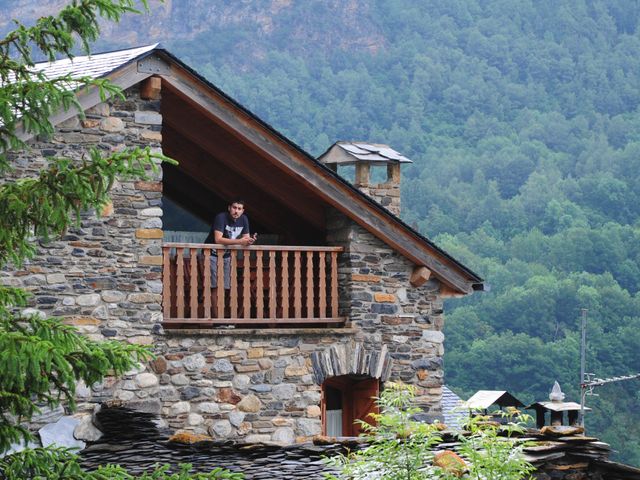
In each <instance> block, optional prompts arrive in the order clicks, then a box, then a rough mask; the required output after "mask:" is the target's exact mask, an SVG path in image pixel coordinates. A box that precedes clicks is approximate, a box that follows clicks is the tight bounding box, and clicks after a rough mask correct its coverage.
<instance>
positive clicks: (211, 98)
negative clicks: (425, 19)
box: [25, 49, 483, 294]
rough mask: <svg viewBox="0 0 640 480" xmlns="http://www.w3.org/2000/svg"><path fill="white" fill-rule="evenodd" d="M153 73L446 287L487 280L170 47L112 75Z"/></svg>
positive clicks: (86, 104)
mask: <svg viewBox="0 0 640 480" xmlns="http://www.w3.org/2000/svg"><path fill="white" fill-rule="evenodd" d="M152 75H155V76H158V77H160V78H161V79H162V88H163V90H164V89H165V88H166V89H169V90H170V91H171V92H172V93H174V94H176V95H178V96H179V97H181V98H182V99H183V100H184V101H185V102H188V103H189V104H190V105H191V106H192V107H193V108H195V109H196V110H198V111H200V112H202V113H203V114H205V115H206V116H207V117H208V118H210V119H211V120H212V121H214V122H216V124H218V125H220V126H222V127H223V128H224V129H225V130H226V131H227V132H228V133H229V134H230V135H232V136H233V137H235V138H236V139H237V140H238V141H240V142H242V143H243V144H245V145H246V146H247V147H249V148H250V149H252V150H254V151H257V152H260V156H261V158H262V159H263V160H264V161H267V162H269V165H270V166H271V167H275V168H277V169H280V170H282V171H283V172H285V173H286V174H287V175H288V176H290V177H291V178H292V180H293V181H296V182H299V183H301V184H303V185H305V187H306V188H307V189H308V190H309V191H310V192H311V193H313V194H315V195H316V196H318V197H319V198H320V199H321V200H323V201H324V202H326V203H327V204H329V205H331V206H332V207H334V208H335V209H337V210H338V211H340V212H341V213H343V214H344V215H345V216H347V217H348V218H350V219H351V220H353V221H354V222H356V223H357V224H359V225H360V226H361V227H363V228H364V229H365V230H367V231H369V232H370V233H371V234H373V235H375V236H376V237H377V238H379V239H380V240H382V241H383V242H385V243H386V244H387V245H389V246H390V247H392V248H393V249H394V250H395V251H397V252H398V253H400V254H402V255H403V256H405V257H406V258H407V259H409V260H410V261H412V262H414V263H415V264H416V265H419V266H426V267H427V268H429V269H430V270H431V271H432V272H433V275H434V276H435V277H437V278H438V279H439V280H440V281H441V282H442V283H443V284H444V285H445V286H447V287H449V288H450V289H452V290H454V291H455V292H460V293H463V294H468V293H471V292H472V291H473V290H481V289H482V286H483V280H482V278H480V277H479V276H478V275H476V274H475V273H474V272H472V271H471V270H469V269H468V268H466V267H465V266H464V265H462V264H461V263H459V262H457V261H456V260H455V259H454V258H452V257H451V256H449V255H448V254H447V253H446V252H444V251H443V250H441V249H440V248H438V247H437V246H436V245H435V244H433V243H431V242H430V241H429V240H428V239H426V238H425V237H423V236H421V235H420V234H419V233H418V232H416V231H414V230H413V229H412V228H411V227H409V226H408V225H406V224H405V223H403V222H402V221H401V220H400V219H399V218H398V217H396V216H395V215H393V214H391V213H390V212H389V211H387V210H386V209H385V208H384V207H382V206H381V205H380V204H378V203H377V202H375V201H374V200H372V199H371V198H370V197H368V196H367V195H365V194H364V193H362V192H360V191H359V190H357V189H355V188H354V187H352V186H351V185H350V184H349V183H348V182H346V181H345V180H343V179H342V178H341V177H339V176H338V175H337V174H336V173H334V172H333V171H331V170H330V169H329V168H327V167H325V166H324V165H322V164H321V163H320V162H318V161H317V160H316V159H315V158H314V157H312V156H311V155H309V154H308V153H306V152H305V151H304V150H303V149H302V148H300V147H298V146H297V145H295V144H294V143H293V142H291V141H290V140H289V139H287V138H285V137H284V136H283V135H281V134H280V133H278V132H277V131H276V130H275V129H273V128H272V127H270V126H269V125H268V124H266V123H265V122H263V121H262V120H260V119H259V118H257V117H256V116H255V115H253V114H252V113H251V112H249V111H248V110H247V109H245V108H244V107H242V106H241V105H240V104H238V103H237V102H235V101H234V100H233V99H231V98H230V97H228V96H227V95H226V94H224V93H223V92H222V91H220V90H219V89H218V88H216V87H215V86H214V85H212V84H210V83H209V82H208V81H207V80H206V79H204V78H203V77H201V76H200V75H199V74H198V73H197V72H195V71H194V70H192V69H190V68H189V67H188V66H187V65H186V64H184V63H183V62H181V61H180V60H179V59H178V58H176V57H174V56H173V55H171V54H170V53H169V52H167V51H166V50H163V49H156V50H153V51H151V52H149V53H147V54H145V55H141V56H140V57H138V58H137V59H135V60H134V61H130V62H128V63H126V64H125V65H123V66H121V67H119V68H117V69H115V70H114V71H112V72H110V73H109V74H108V75H107V76H108V78H109V79H110V80H111V81H112V82H113V83H115V84H116V85H118V86H120V87H121V88H123V89H126V88H129V87H131V86H133V85H134V84H136V83H139V82H141V81H143V80H145V79H146V78H148V77H150V76H152ZM78 98H79V101H80V105H81V106H82V108H83V109H84V110H86V109H88V108H90V107H92V106H95V105H96V104H98V103H99V102H100V101H101V100H100V97H99V94H98V92H97V89H95V88H92V89H89V91H82V92H79V94H78ZM76 114H77V112H76V111H75V110H73V109H72V110H69V111H66V112H59V113H58V114H56V115H55V116H53V117H52V121H53V123H54V124H57V123H60V122H62V121H64V120H66V119H68V118H70V117H72V116H74V115H76ZM25 137H26V135H25Z"/></svg>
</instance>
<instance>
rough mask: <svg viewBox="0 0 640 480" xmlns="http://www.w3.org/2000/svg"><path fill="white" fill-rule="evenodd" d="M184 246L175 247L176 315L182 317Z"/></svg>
mask: <svg viewBox="0 0 640 480" xmlns="http://www.w3.org/2000/svg"><path fill="white" fill-rule="evenodd" d="M183 255H184V248H176V277H178V280H177V282H176V308H177V312H176V316H177V317H178V318H184V257H183Z"/></svg>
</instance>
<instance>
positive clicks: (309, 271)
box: [307, 252, 314, 318]
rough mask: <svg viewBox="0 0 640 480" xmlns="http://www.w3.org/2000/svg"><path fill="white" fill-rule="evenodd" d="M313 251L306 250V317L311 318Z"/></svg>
mask: <svg viewBox="0 0 640 480" xmlns="http://www.w3.org/2000/svg"><path fill="white" fill-rule="evenodd" d="M313 303H314V301H313V252H307V318H313Z"/></svg>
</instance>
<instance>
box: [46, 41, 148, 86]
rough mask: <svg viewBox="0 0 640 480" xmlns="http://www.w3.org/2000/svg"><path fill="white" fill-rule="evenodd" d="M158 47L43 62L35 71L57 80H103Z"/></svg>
mask: <svg viewBox="0 0 640 480" xmlns="http://www.w3.org/2000/svg"><path fill="white" fill-rule="evenodd" d="M157 46H158V44H157V43H155V44H153V45H146V46H144V47H137V48H129V49H127V50H117V51H114V52H107V53H96V54H92V55H83V56H78V57H74V58H73V59H71V60H69V59H67V58H65V59H62V60H56V61H55V62H41V63H36V64H35V66H34V70H36V71H40V72H42V73H44V74H45V75H46V76H47V78H57V77H61V76H64V75H67V74H70V75H71V76H72V77H84V76H89V77H93V78H101V77H104V76H106V75H108V74H109V73H111V72H112V71H114V70H115V69H117V68H119V67H121V66H123V65H124V64H126V63H128V62H130V61H131V60H133V59H136V58H138V57H140V56H141V55H143V54H145V53H148V52H151V51H152V50H154V49H155V48H156V47H157Z"/></svg>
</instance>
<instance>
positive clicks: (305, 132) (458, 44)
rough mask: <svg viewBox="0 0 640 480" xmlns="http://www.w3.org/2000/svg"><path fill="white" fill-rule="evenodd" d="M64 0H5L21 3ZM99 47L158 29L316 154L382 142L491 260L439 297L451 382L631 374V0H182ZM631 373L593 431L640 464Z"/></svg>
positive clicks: (49, 5)
mask: <svg viewBox="0 0 640 480" xmlns="http://www.w3.org/2000/svg"><path fill="white" fill-rule="evenodd" d="M63 3H65V2H63V1H45V0H43V1H40V2H38V3H36V2H31V1H20V2H19V1H15V0H11V1H8V0H4V1H3V0H0V7H1V8H2V11H3V18H2V20H0V29H4V30H6V29H7V28H8V25H7V23H4V24H3V23H1V22H6V20H7V19H8V18H10V17H15V18H20V19H22V20H25V21H27V20H28V19H29V18H33V17H34V16H35V14H36V11H37V13H38V14H41V13H46V12H47V11H50V10H52V9H55V7H56V6H58V5H61V4H63ZM151 7H152V10H153V13H152V15H151V16H148V17H145V18H138V17H132V18H130V19H127V20H126V21H125V22H123V24H122V25H121V26H120V27H118V28H117V29H116V28H112V29H109V30H105V38H104V39H103V40H101V43H100V44H99V45H98V46H96V48H95V49H96V50H99V49H103V48H106V47H108V48H122V47H129V46H132V45H134V44H147V43H152V42H156V41H161V42H162V43H163V44H164V45H165V46H166V47H167V48H169V49H170V50H171V51H172V52H173V53H174V54H176V55H177V56H179V57H180V58H182V59H183V60H185V61H186V62H187V63H189V64H190V65H191V66H193V67H194V68H195V69H197V70H198V71H199V72H201V73H203V74H204V75H206V76H207V77H208V78H209V79H210V80H211V81H213V82H214V83H215V84H217V85H218V86H220V87H221V88H222V89H223V90H225V91H226V92H227V93H229V94H230V95H232V96H233V97H235V98H236V99H238V100H239V101H240V102H241V103H243V104H245V105H246V106H247V107H248V108H250V109H251V110H253V111H254V112H256V113H257V114H258V115H259V116H261V117H262V118H264V119H265V120H266V121H268V122H269V123H270V124H272V125H274V126H275V127H276V128H278V129H279V130H281V131H282V132H283V133H285V134H286V135H288V136H289V137H290V138H292V139H293V140H294V141H295V142H297V143H298V144H300V145H302V146H303V147H304V148H306V149H307V150H309V151H310V152H311V153H313V154H319V153H321V152H323V151H324V150H325V149H326V148H327V147H328V146H329V145H330V144H331V143H333V142H334V141H335V140H364V141H372V142H382V143H389V144H390V145H391V146H392V147H393V148H395V149H397V150H399V151H401V152H402V153H403V154H405V155H406V156H408V157H409V158H412V159H413V160H414V161H415V163H414V164H413V165H411V166H408V167H406V168H405V170H404V171H403V192H402V194H403V217H404V219H405V220H406V221H407V222H409V223H411V224H414V225H416V226H417V228H419V229H420V231H421V232H423V233H425V234H426V235H428V236H429V237H430V238H432V239H434V240H435V241H436V243H438V244H439V245H440V246H442V247H443V248H445V249H446V250H447V251H449V252H450V253H451V254H453V255H454V256H456V257H457V258H459V259H460V260H462V261H464V262H465V263H466V264H468V266H469V267H471V268H472V269H474V270H475V271H477V272H478V273H480V274H481V275H482V276H484V277H485V278H486V280H487V282H488V283H489V284H491V286H492V290H491V292H487V293H481V294H477V295H473V296H472V297H470V298H467V299H464V300H452V301H451V302H450V303H449V305H447V312H448V315H447V321H446V332H445V333H446V338H447V340H446V352H447V353H446V356H445V361H446V368H445V370H446V376H447V378H446V381H447V383H448V384H449V385H450V386H451V387H452V388H453V389H454V390H455V391H457V392H458V393H460V394H461V395H462V396H468V395H470V394H472V393H473V392H474V391H475V390H478V389H507V390H509V391H510V392H511V393H513V394H514V395H516V396H518V397H520V398H521V400H523V401H524V402H528V401H533V400H534V399H535V400H544V399H546V397H547V395H548V392H549V390H550V388H551V386H552V384H553V381H554V380H556V379H557V380H558V381H559V382H560V383H561V385H562V387H563V390H565V391H566V392H567V394H568V397H570V398H571V399H573V400H576V401H577V400H579V391H578V384H579V378H578V377H579V348H580V345H579V343H580V334H579V317H580V312H581V309H582V308H587V309H589V331H588V340H589V348H588V356H587V369H588V371H592V372H595V373H596V374H597V375H598V376H600V377H607V376H613V375H624V374H631V373H639V372H640V348H638V347H639V346H640V295H639V294H638V292H639V290H640V221H639V218H640V109H639V106H640V55H638V52H640V25H639V22H640V4H639V3H638V2H637V1H636V0H618V1H616V2H607V1H605V0H571V1H568V0H555V1H550V0H537V1H535V2H534V1H531V0H509V1H505V0H464V1H462V0H431V1H428V2H414V1H411V0H348V1H340V0H326V1H320V0H278V1H276V0H273V1H267V0H265V1H261V2H252V1H230V0H228V1H223V0H215V1H214V0H210V1H204V0H180V1H177V0H174V1H167V2H165V3H164V4H156V3H154V2H152V3H151ZM638 385H639V383H638V381H637V380H636V381H629V382H624V383H615V384H611V385H608V386H606V387H602V388H600V389H599V390H598V393H599V394H600V397H588V398H587V400H588V403H589V405H590V406H591V407H592V408H593V412H592V413H591V414H590V415H589V416H588V417H587V428H588V431H589V433H592V434H594V435H597V436H600V437H602V438H603V439H604V440H605V441H608V442H610V443H612V445H613V446H614V447H615V448H617V449H618V450H619V451H620V453H619V456H618V459H619V460H623V461H626V462H628V463H632V464H635V465H640V427H639V425H640V412H639V411H638V409H637V404H638V401H640V393H638V392H640V389H639V388H638Z"/></svg>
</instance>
